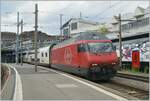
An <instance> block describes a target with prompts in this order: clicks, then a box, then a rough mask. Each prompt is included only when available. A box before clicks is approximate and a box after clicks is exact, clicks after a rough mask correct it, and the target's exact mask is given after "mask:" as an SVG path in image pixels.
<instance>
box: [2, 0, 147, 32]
mask: <svg viewBox="0 0 150 101" xmlns="http://www.w3.org/2000/svg"><path fill="white" fill-rule="evenodd" d="M36 3H38V9H39V23H38V24H39V30H41V31H43V32H46V33H47V34H50V35H56V34H57V35H58V34H59V27H60V25H59V23H60V22H59V21H60V20H59V14H63V23H65V22H66V21H67V20H69V19H70V18H72V17H79V16H80V12H81V13H82V18H83V19H87V20H92V21H96V22H105V21H108V20H110V19H111V18H112V16H113V15H116V14H118V13H122V14H123V13H128V12H134V10H135V8H136V7H137V6H140V7H143V8H147V7H148V4H149V3H148V1H1V24H2V27H1V31H10V32H16V30H17V28H16V21H17V12H18V11H19V12H20V19H23V20H24V23H25V24H24V31H30V30H34V27H33V26H34V14H33V12H34V8H35V4H36Z"/></svg>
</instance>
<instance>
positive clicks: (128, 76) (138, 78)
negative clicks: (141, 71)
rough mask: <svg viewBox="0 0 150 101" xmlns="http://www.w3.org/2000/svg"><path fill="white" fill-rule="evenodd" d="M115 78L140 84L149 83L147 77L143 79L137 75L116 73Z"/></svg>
mask: <svg viewBox="0 0 150 101" xmlns="http://www.w3.org/2000/svg"><path fill="white" fill-rule="evenodd" d="M116 76H117V77H121V78H127V79H132V80H137V81H142V82H146V83H148V82H149V77H144V76H139V75H131V74H124V73H117V74H116Z"/></svg>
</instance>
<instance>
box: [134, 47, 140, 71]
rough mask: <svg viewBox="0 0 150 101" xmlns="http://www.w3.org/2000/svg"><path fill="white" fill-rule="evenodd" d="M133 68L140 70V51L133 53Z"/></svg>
mask: <svg viewBox="0 0 150 101" xmlns="http://www.w3.org/2000/svg"><path fill="white" fill-rule="evenodd" d="M132 68H137V69H138V68H140V51H138V50H136V51H132Z"/></svg>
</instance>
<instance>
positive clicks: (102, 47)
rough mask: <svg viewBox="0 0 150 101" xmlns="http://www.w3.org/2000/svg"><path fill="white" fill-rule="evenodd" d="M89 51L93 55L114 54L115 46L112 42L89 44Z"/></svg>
mask: <svg viewBox="0 0 150 101" xmlns="http://www.w3.org/2000/svg"><path fill="white" fill-rule="evenodd" d="M88 49H89V52H91V53H103V52H112V51H113V46H112V43H110V42H102V43H88Z"/></svg>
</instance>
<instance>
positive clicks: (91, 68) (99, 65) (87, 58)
mask: <svg viewBox="0 0 150 101" xmlns="http://www.w3.org/2000/svg"><path fill="white" fill-rule="evenodd" d="M50 65H51V67H53V68H56V69H60V70H63V71H66V72H69V73H73V74H77V75H81V76H84V77H87V78H89V79H92V80H109V79H110V78H112V77H113V76H114V75H115V74H116V70H117V67H118V57H117V54H116V51H115V48H114V47H113V45H112V42H111V40H109V39H108V38H106V37H105V36H104V35H101V34H99V33H97V32H82V33H79V34H77V35H75V36H73V37H72V38H70V39H68V40H65V41H63V42H61V43H59V44H57V45H55V46H54V47H53V48H52V49H51V51H50Z"/></svg>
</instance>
